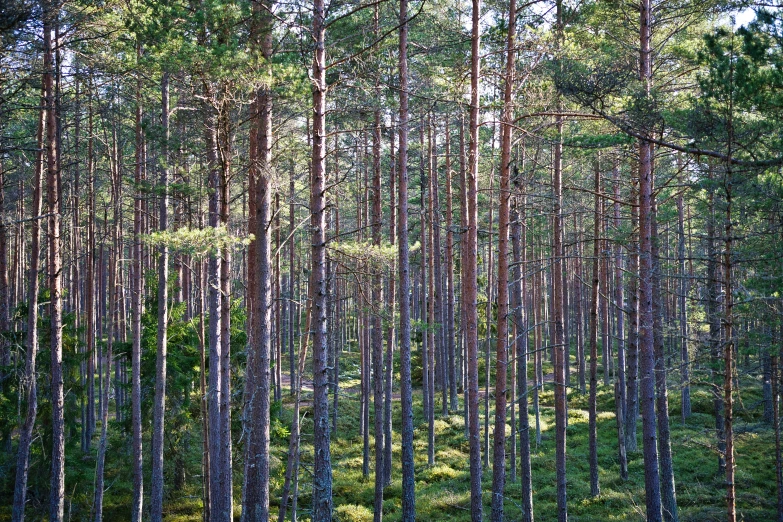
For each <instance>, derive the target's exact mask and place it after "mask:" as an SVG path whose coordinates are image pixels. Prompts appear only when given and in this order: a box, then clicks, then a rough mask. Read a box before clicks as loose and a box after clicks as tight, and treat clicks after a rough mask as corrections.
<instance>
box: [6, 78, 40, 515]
mask: <svg viewBox="0 0 783 522" xmlns="http://www.w3.org/2000/svg"><path fill="white" fill-rule="evenodd" d="M41 94H42V96H41V100H40V101H41V103H42V106H41V110H40V112H39V116H38V129H37V131H36V134H37V143H38V152H37V153H36V159H35V166H34V174H33V195H32V208H31V209H30V212H31V213H32V217H33V218H37V217H38V216H40V215H41V206H42V203H43V201H42V199H43V190H42V188H43V187H42V184H43V171H44V133H45V129H46V124H47V119H46V110H47V108H46V105H45V95H44V94H45V93H44V92H42V93H41ZM20 199H21V193H20ZM41 221H42V220H41V219H33V220H32V221H31V226H30V266H29V270H28V286H27V336H26V339H25V348H26V350H25V351H26V354H25V367H24V383H25V386H24V387H23V390H22V391H23V393H24V395H25V402H26V403H27V404H26V406H27V407H26V412H25V417H24V422H23V423H22V426H21V429H20V430H19V446H18V449H17V457H16V481H15V483H14V504H13V511H12V514H11V520H12V521H13V522H23V521H24V510H25V504H26V499H27V478H28V470H29V465H30V445H31V443H32V441H33V429H34V428H35V419H36V416H37V414H38V383H37V379H36V370H35V368H36V357H37V355H38V290H39V284H38V271H39V269H40V250H41Z"/></svg>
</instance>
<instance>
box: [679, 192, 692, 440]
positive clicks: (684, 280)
mask: <svg viewBox="0 0 783 522" xmlns="http://www.w3.org/2000/svg"><path fill="white" fill-rule="evenodd" d="M684 223H685V212H684V209H683V197H682V192H681V193H680V194H678V196H677V263H678V265H679V276H680V284H679V285H678V294H679V295H678V296H677V308H678V311H679V323H680V364H681V365H682V370H681V373H680V387H681V392H680V393H681V404H682V422H683V424H685V420H686V419H688V418H689V417H690V416H691V410H692V408H691V386H690V355H689V353H688V310H687V296H688V291H689V288H688V287H689V284H688V275H687V274H686V272H685V226H684Z"/></svg>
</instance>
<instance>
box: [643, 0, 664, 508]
mask: <svg viewBox="0 0 783 522" xmlns="http://www.w3.org/2000/svg"><path fill="white" fill-rule="evenodd" d="M651 20H652V2H651V0H642V1H641V3H640V9H639V40H640V53H639V79H640V80H641V81H642V82H643V83H644V85H645V89H646V90H645V92H646V94H647V95H649V93H650V89H651V87H652V85H651V83H652V47H651V42H650V40H651V27H650V25H651ZM638 146H639V395H640V402H641V410H642V416H643V422H642V435H643V437H642V447H643V453H644V490H645V501H646V505H647V520H648V521H650V522H659V521H660V520H661V484H660V475H659V472H658V447H657V442H658V437H657V434H656V431H655V427H656V414H655V342H654V333H653V328H654V326H653V304H652V302H653V258H652V208H653V199H654V197H655V196H654V194H653V189H652V188H653V164H652V162H653V148H652V144H651V143H650V142H649V141H646V140H644V139H641V140H639V145H638Z"/></svg>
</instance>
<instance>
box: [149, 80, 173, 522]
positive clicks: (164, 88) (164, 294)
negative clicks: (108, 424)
mask: <svg viewBox="0 0 783 522" xmlns="http://www.w3.org/2000/svg"><path fill="white" fill-rule="evenodd" d="M160 91H161V122H162V126H163V141H162V146H161V151H160V156H161V169H160V187H159V189H160V194H161V195H160V207H159V213H160V216H159V218H158V230H160V231H161V232H163V233H165V232H166V230H167V229H168V208H169V193H168V190H169V167H168V140H169V73H168V72H165V71H164V73H163V77H162V79H161V84H160ZM159 251H160V252H159V257H158V336H157V355H156V359H155V397H154V399H153V414H152V419H153V420H152V424H153V425H152V479H151V488H152V495H151V498H150V519H151V520H152V521H153V522H160V521H162V520H163V429H164V413H165V410H166V350H167V343H168V279H169V247H168V245H167V244H166V242H165V241H164V242H163V243H162V244H161V246H160V248H159Z"/></svg>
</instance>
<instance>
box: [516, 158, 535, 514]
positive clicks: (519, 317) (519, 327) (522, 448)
mask: <svg viewBox="0 0 783 522" xmlns="http://www.w3.org/2000/svg"><path fill="white" fill-rule="evenodd" d="M520 178H521V176H520V174H519V172H517V171H516V170H515V172H514V189H515V193H516V194H515V197H514V200H513V202H514V203H513V207H512V212H513V214H512V216H511V223H512V225H511V242H512V249H513V252H514V264H513V267H514V268H513V270H512V278H513V281H512V283H511V299H512V306H513V307H514V324H515V326H516V337H515V344H516V358H517V372H518V375H519V376H518V377H517V387H518V389H519V476H520V481H521V483H522V504H521V505H522V507H521V509H522V517H521V518H522V522H533V483H532V478H533V475H532V469H531V464H530V419H529V416H528V393H529V390H528V385H527V373H528V371H527V362H528V322H529V321H528V315H527V309H526V307H525V299H526V296H527V280H526V278H525V274H524V266H525V260H526V259H525V258H526V255H527V252H526V251H525V248H526V245H525V227H526V225H525V204H526V197H525V194H524V189H523V188H522V187H521V186H520V182H521V179H520Z"/></svg>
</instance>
